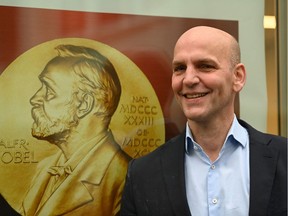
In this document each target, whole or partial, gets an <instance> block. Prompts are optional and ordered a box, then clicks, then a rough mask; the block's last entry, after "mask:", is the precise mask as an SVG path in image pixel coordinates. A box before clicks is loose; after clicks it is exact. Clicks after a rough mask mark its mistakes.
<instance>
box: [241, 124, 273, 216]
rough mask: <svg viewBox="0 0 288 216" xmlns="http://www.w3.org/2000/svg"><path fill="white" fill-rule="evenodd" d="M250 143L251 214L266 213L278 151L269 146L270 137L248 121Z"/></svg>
mask: <svg viewBox="0 0 288 216" xmlns="http://www.w3.org/2000/svg"><path fill="white" fill-rule="evenodd" d="M241 124H242V125H243V126H244V127H245V128H246V129H247V130H248V134H249V145H250V206H249V215H266V214H267V207H268V204H269V198H270V194H271V190H272V186H273V180H274V174H275V171H276V165H277V155H278V152H277V151H276V150H275V149H272V148H269V145H268V144H269V142H270V141H271V139H270V138H267V137H265V136H263V134H262V133H260V132H259V131H257V130H255V129H254V128H252V127H251V126H249V125H248V124H247V123H245V122H243V121H241Z"/></svg>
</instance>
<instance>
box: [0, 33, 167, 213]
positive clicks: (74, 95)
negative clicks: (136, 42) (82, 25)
mask: <svg viewBox="0 0 288 216" xmlns="http://www.w3.org/2000/svg"><path fill="white" fill-rule="evenodd" d="M0 88H1V89H0V101H1V106H0V109H1V112H0V115H1V118H0V121H1V124H0V125H1V126H0V127H1V136H0V169H1V176H2V177H1V178H0V193H1V194H2V195H3V196H4V197H5V198H6V200H7V202H8V203H9V204H10V205H11V206H12V207H13V208H14V209H15V210H16V211H18V212H20V213H21V215H43V216H48V215H95V214H96V215H101V216H106V215H107V216H110V215H117V213H118V212H119V208H120V198H121V192H122V189H123V186H124V181H125V176H126V170H127V166H128V162H129V161H130V160H131V159H132V158H137V157H140V156H143V155H145V154H147V153H149V152H151V151H153V150H154V149H156V148H157V147H159V146H160V145H161V144H162V143H164V141H165V128H164V118H163V113H162V110H161V106H160V104H159V101H158V98H157V95H156V93H155V91H154V89H153V87H152V85H151V84H150V82H149V80H148V79H147V78H146V76H145V75H144V74H143V73H142V71H141V70H140V69H139V68H138V67H137V66H136V65H135V64H134V63H133V62H132V61H131V60H130V59H128V58H127V57H126V56H125V55H123V54H122V53H120V52H119V51H117V50H116V49H114V48H112V47H110V46H108V45H106V44H103V43H100V42H97V41H94V40H90V39H83V38H63V39H56V40H52V41H48V42H45V43H43V44H40V45H37V46H35V47H33V48H31V49H30V50H28V51H26V52H25V53H23V54H22V55H21V56H19V57H18V58H17V59H15V60H14V61H13V62H12V63H11V64H10V65H9V66H8V67H7V68H6V69H5V70H4V72H3V73H2V74H1V76H0Z"/></svg>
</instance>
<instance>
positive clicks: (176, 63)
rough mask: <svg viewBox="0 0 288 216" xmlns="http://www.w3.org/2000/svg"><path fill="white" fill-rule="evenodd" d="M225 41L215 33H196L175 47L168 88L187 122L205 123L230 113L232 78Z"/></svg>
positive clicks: (228, 52)
mask: <svg viewBox="0 0 288 216" xmlns="http://www.w3.org/2000/svg"><path fill="white" fill-rule="evenodd" d="M218 36H219V37H218ZM224 38H225V37H224ZM228 41H229V40H227V38H226V40H225V39H223V37H222V35H217V32H216V33H215V32H205V31H202V32H201V31H199V32H194V33H193V34H190V35H186V36H184V37H183V38H182V39H181V40H179V41H178V43H177V44H176V46H175V50H174V59H173V75H172V89H173V91H174V94H175V96H176V99H177V101H178V102H179V104H180V106H181V107H182V109H183V112H184V114H185V116H186V117H187V118H188V120H192V121H209V120H211V119H213V118H215V117H219V116H220V118H223V117H224V118H225V115H227V114H229V115H231V113H232V114H233V107H234V104H233V103H234V97H235V90H234V88H233V82H234V80H233V79H234V75H233V71H232V69H231V62H230V57H229V56H230V54H231V53H230V49H229V43H228Z"/></svg>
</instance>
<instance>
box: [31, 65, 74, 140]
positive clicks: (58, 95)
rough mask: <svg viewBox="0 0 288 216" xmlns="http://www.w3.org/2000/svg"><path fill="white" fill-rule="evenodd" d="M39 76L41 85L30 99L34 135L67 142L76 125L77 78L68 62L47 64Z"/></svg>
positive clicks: (39, 137)
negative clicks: (75, 96)
mask: <svg viewBox="0 0 288 216" xmlns="http://www.w3.org/2000/svg"><path fill="white" fill-rule="evenodd" d="M39 79H40V81H41V83H42V87H41V88H40V89H39V90H38V91H37V92H36V93H35V95H34V96H33V97H32V98H31V99H30V103H31V105H32V117H33V119H34V123H33V126H32V135H33V136H34V137H36V138H38V139H43V140H48V141H49V142H51V143H55V142H59V141H63V140H64V141H65V138H66V136H67V135H69V133H70V129H71V127H73V126H75V125H77V118H76V115H75V113H76V102H75V100H74V99H75V98H73V95H74V89H75V86H74V85H75V84H74V83H75V81H74V80H73V76H72V74H71V71H69V70H68V67H67V65H65V64H63V63H61V62H59V61H58V62H54V63H51V62H50V63H48V65H47V66H46V68H45V69H44V71H43V72H42V73H41V74H40V76H39Z"/></svg>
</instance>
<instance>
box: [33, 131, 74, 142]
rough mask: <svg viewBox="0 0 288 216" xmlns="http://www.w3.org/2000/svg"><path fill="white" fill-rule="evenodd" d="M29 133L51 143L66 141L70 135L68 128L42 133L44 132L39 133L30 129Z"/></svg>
mask: <svg viewBox="0 0 288 216" xmlns="http://www.w3.org/2000/svg"><path fill="white" fill-rule="evenodd" d="M31 134H32V136H33V137H35V138H36V139H38V140H45V141H48V142H50V143H52V144H59V143H63V142H66V141H67V139H68V137H69V135H70V130H65V131H62V132H58V133H53V134H44V133H39V132H35V131H33V130H32V133H31Z"/></svg>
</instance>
